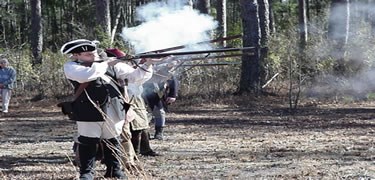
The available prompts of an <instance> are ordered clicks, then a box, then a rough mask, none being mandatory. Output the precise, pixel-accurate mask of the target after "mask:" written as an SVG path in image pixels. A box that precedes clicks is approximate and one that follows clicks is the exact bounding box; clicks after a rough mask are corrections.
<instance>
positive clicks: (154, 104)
mask: <svg viewBox="0 0 375 180" xmlns="http://www.w3.org/2000/svg"><path fill="white" fill-rule="evenodd" d="M174 65H175V64H174V63H168V64H166V65H163V66H161V68H160V69H159V70H157V71H156V72H155V73H154V74H153V75H152V78H151V79H150V80H149V81H147V82H146V83H145V84H144V85H143V87H144V90H143V93H144V97H145V100H146V104H147V105H148V106H149V107H150V109H151V112H152V116H153V119H154V121H155V134H154V139H157V140H164V134H163V133H164V126H165V118H166V112H167V111H168V105H170V104H172V103H174V102H175V101H176V98H177V92H178V87H179V83H178V81H177V78H176V76H174V75H173V74H171V72H170V71H171V69H172V68H173V67H174Z"/></svg>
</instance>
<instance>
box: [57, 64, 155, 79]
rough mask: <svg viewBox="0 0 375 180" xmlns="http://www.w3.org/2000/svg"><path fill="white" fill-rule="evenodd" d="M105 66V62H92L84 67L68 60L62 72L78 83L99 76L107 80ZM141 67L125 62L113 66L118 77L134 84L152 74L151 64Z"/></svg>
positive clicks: (106, 65) (106, 66)
mask: <svg viewBox="0 0 375 180" xmlns="http://www.w3.org/2000/svg"><path fill="white" fill-rule="evenodd" d="M107 68H108V64H107V62H100V63H93V64H92V66H91V67H86V66H83V65H80V64H78V63H76V62H74V61H69V62H66V63H65V64H64V73H65V76H66V77H67V78H68V79H70V80H73V81H77V82H79V83H84V82H89V81H93V80H96V79H97V78H99V77H101V78H102V79H103V80H105V81H107V82H109V81H110V79H109V78H108V77H107V76H106V75H105V73H106V72H107ZM142 68H143V69H145V70H147V71H145V70H143V69H142ZM142 68H139V67H138V68H136V69H134V68H133V67H131V66H130V65H128V64H125V63H117V64H116V65H115V66H114V70H115V73H116V76H117V78H118V79H128V82H129V83H136V84H143V83H144V82H146V81H147V80H149V79H150V78H151V76H152V72H153V69H152V66H147V65H142Z"/></svg>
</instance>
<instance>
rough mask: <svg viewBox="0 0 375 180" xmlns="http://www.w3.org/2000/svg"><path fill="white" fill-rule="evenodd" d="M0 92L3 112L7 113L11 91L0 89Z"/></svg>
mask: <svg viewBox="0 0 375 180" xmlns="http://www.w3.org/2000/svg"><path fill="white" fill-rule="evenodd" d="M0 91H1V100H2V108H3V112H4V111H6V112H8V107H9V102H10V97H11V95H12V90H11V89H0Z"/></svg>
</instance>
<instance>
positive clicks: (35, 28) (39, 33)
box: [30, 0, 43, 66]
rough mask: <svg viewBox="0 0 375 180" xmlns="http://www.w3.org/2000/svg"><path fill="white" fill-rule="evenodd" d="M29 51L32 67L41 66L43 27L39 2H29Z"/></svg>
mask: <svg viewBox="0 0 375 180" xmlns="http://www.w3.org/2000/svg"><path fill="white" fill-rule="evenodd" d="M30 3H31V35H30V40H31V49H32V54H33V57H34V61H33V62H32V65H33V66H35V65H38V64H42V50H43V25H42V6H41V1H40V0H31V1H30Z"/></svg>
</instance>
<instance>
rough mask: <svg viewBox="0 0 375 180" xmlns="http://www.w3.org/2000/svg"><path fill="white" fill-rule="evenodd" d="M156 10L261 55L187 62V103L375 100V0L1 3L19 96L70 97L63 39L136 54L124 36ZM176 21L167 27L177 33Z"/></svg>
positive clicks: (3, 49) (0, 31)
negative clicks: (195, 18) (271, 98)
mask: <svg viewBox="0 0 375 180" xmlns="http://www.w3.org/2000/svg"><path fill="white" fill-rule="evenodd" d="M150 3H159V4H160V5H164V6H166V4H168V5H172V7H173V8H174V10H176V11H178V10H181V9H182V7H186V6H189V7H191V9H192V10H193V11H194V12H196V13H197V14H198V15H204V16H205V17H206V18H207V17H210V18H211V20H212V21H213V23H215V25H213V26H212V29H210V28H211V27H210V28H208V30H207V31H205V32H204V33H205V34H206V35H207V37H208V39H207V38H206V39H204V38H202V39H196V41H195V42H188V43H191V44H194V43H196V42H199V41H200V40H209V39H215V38H220V37H226V36H232V35H237V34H241V35H242V36H241V38H240V39H235V40H232V41H227V42H225V41H224V42H221V43H216V44H215V45H212V46H214V48H217V47H223V46H224V47H254V48H255V49H254V51H253V53H252V54H251V55H249V54H244V55H242V56H238V57H231V58H218V59H210V60H207V59H205V60H202V61H194V62H193V61H188V62H187V63H185V64H187V65H186V66H183V67H181V69H182V70H181V71H179V74H178V75H179V78H180V80H181V90H180V98H182V99H184V98H189V99H192V97H194V98H193V99H201V98H203V99H205V100H207V99H208V100H215V99H217V98H219V97H221V96H227V95H229V94H244V93H245V94H247V93H250V94H252V95H261V94H267V95H282V96H284V95H285V97H287V98H288V100H289V105H290V108H292V109H294V108H296V107H297V104H298V101H299V99H300V98H302V97H304V98H309V97H312V98H321V97H323V98H334V99H335V100H350V101H352V100H358V99H360V100H364V99H373V98H374V97H375V94H373V92H372V89H373V87H374V84H373V83H372V82H374V81H373V77H374V76H373V75H372V73H373V66H374V53H373V50H374V41H375V39H374V35H375V13H374V12H373V11H372V9H374V6H375V2H374V1H373V0H363V1H362V0H351V1H349V0H331V1H329V0H279V1H276V0H273V1H268V0H240V1H237V0H211V1H210V0H194V1H191V0H190V1H186V2H185V1H173V0H170V1H152V0H142V1H139V0H122V1H119V0H95V1H91V0H58V1H57V0H43V1H42V0H30V1H28V0H12V1H10V0H1V1H0V37H1V38H0V53H1V54H3V55H5V56H7V57H8V58H9V60H10V62H11V65H12V66H13V67H14V68H15V69H16V70H17V72H18V76H17V88H16V90H15V95H16V96H22V97H25V96H27V97H30V98H31V99H32V100H41V99H45V98H60V97H64V96H66V95H70V94H71V86H70V85H69V83H68V82H67V80H66V79H65V77H64V75H63V71H62V65H63V63H64V62H66V60H67V58H66V57H64V56H63V55H61V53H60V52H59V49H60V47H61V46H62V44H64V43H65V42H67V41H70V40H73V39H81V38H85V39H90V40H99V41H100V42H101V44H100V46H101V47H103V48H104V47H117V48H120V49H122V50H124V51H125V52H129V53H133V54H134V53H137V52H136V51H135V50H134V49H136V48H137V47H134V43H133V42H131V41H129V39H126V38H125V37H124V36H123V34H122V33H124V31H125V29H130V28H134V27H141V25H143V24H145V23H147V22H146V20H145V19H142V18H140V17H139V13H137V12H138V10H140V9H145V7H146V5H148V4H150ZM179 8H180V9H179ZM154 13H155V12H154ZM188 18H192V17H188ZM180 21H186V20H185V19H180ZM174 23H175V22H172V21H170V24H169V26H167V27H169V28H170V27H173V26H179V25H178V24H174ZM185 25H186V27H185V28H186V29H189V28H187V27H189V26H192V24H191V23H190V24H189V23H185ZM164 30H165V31H168V29H167V28H165V29H164ZM153 33H154V34H153V36H154V37H157V36H158V33H159V32H153ZM160 41H163V40H159V42H160ZM176 42H177V43H181V42H178V41H176ZM176 42H175V43H176ZM160 44H162V43H160ZM176 45H183V44H171V46H176ZM161 48H166V47H162V46H160V49H161ZM149 50H155V49H149ZM207 63H208V64H211V65H207V66H206V65H194V64H207ZM215 63H216V64H218V65H213V64H215ZM222 64H224V65H222ZM56 87H58V88H56Z"/></svg>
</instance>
